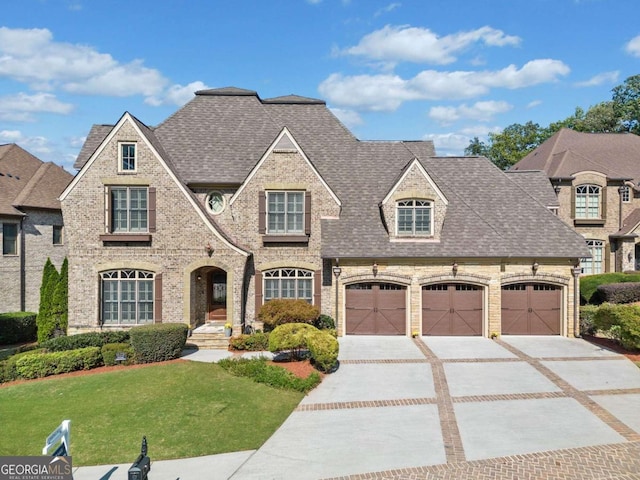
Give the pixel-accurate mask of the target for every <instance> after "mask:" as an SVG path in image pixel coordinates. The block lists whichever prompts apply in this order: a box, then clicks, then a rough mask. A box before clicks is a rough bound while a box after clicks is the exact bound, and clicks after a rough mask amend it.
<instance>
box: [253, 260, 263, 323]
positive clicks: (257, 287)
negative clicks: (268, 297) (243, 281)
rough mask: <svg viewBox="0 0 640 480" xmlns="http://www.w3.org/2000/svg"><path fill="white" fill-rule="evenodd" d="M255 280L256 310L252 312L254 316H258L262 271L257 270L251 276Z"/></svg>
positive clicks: (260, 304)
mask: <svg viewBox="0 0 640 480" xmlns="http://www.w3.org/2000/svg"><path fill="white" fill-rule="evenodd" d="M253 279H254V281H255V288H254V290H255V292H256V311H255V313H254V316H255V318H258V313H259V312H260V307H262V272H257V271H256V274H255V275H254V277H253Z"/></svg>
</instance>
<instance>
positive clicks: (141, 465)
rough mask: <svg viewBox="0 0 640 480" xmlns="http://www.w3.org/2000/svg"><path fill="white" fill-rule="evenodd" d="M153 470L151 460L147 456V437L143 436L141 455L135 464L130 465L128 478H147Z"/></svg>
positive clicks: (130, 479)
mask: <svg viewBox="0 0 640 480" xmlns="http://www.w3.org/2000/svg"><path fill="white" fill-rule="evenodd" d="M149 470H151V460H150V459H149V457H148V456H147V437H142V448H141V449H140V455H138V458H137V459H136V461H135V462H133V465H131V467H129V472H128V473H129V476H128V480H147V475H149Z"/></svg>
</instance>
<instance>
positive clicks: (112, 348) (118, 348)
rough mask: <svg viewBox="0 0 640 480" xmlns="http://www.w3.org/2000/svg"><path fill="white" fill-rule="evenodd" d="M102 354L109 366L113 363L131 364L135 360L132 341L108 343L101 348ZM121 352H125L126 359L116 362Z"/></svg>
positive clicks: (103, 359)
mask: <svg viewBox="0 0 640 480" xmlns="http://www.w3.org/2000/svg"><path fill="white" fill-rule="evenodd" d="M100 353H101V354H102V361H103V362H104V364H105V365H107V366H108V367H111V366H113V365H118V364H122V365H131V364H133V363H135V362H134V356H135V354H134V352H133V347H132V346H131V344H130V343H107V344H106V345H104V346H103V347H102V348H101V349H100ZM119 353H124V355H125V357H126V359H125V360H124V361H120V362H116V356H117V355H118V354H119Z"/></svg>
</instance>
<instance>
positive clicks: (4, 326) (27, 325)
mask: <svg viewBox="0 0 640 480" xmlns="http://www.w3.org/2000/svg"><path fill="white" fill-rule="evenodd" d="M36 332H37V326H36V314H35V313H32V312H15V313H0V345H12V344H14V343H21V342H33V341H35V340H36V336H37V335H36Z"/></svg>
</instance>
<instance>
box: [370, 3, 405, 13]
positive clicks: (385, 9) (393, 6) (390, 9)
mask: <svg viewBox="0 0 640 480" xmlns="http://www.w3.org/2000/svg"><path fill="white" fill-rule="evenodd" d="M401 6H402V4H401V3H398V2H394V3H390V4H389V5H387V6H386V7H383V8H381V9H380V10H378V11H377V12H376V13H374V14H373V16H374V17H379V16H380V15H384V14H385V13H389V12H393V11H394V10H395V9H396V8H400V7H401Z"/></svg>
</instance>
